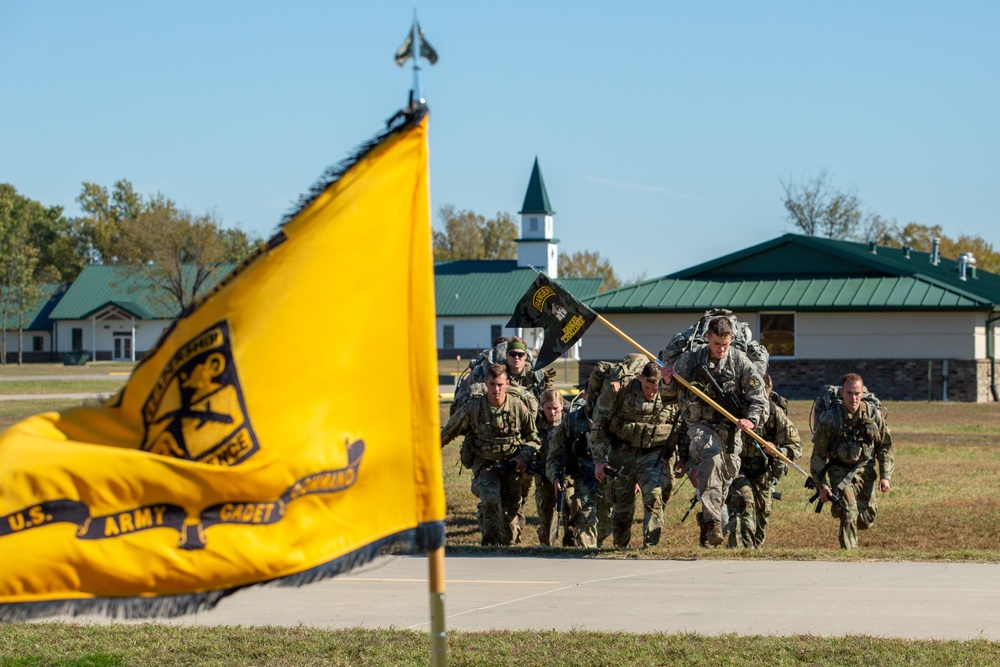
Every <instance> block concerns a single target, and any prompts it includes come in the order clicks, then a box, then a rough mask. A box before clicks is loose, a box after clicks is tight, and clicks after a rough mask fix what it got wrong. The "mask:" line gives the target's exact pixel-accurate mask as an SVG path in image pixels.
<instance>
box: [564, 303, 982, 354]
mask: <svg viewBox="0 0 1000 667" xmlns="http://www.w3.org/2000/svg"><path fill="white" fill-rule="evenodd" d="M736 315H737V316H738V317H739V318H740V319H741V320H743V321H745V322H747V323H749V324H750V328H751V329H752V331H753V334H754V337H757V335H758V330H757V314H756V313H736ZM607 317H608V320H609V321H610V322H611V323H612V324H614V325H615V326H617V327H618V328H619V329H621V330H622V331H624V332H625V333H626V334H628V335H629V336H630V337H632V338H634V339H635V340H636V341H637V342H638V343H639V344H641V345H642V346H644V347H645V348H646V349H647V350H649V351H650V352H652V353H653V354H657V353H658V352H659V351H660V350H661V349H663V348H664V347H665V346H666V344H667V343H668V342H669V341H670V338H671V336H673V335H674V334H675V333H677V332H681V331H685V330H686V329H687V328H688V327H689V326H691V325H692V324H694V322H696V321H697V320H698V317H699V315H698V314H697V313H666V314H645V315H610V316H607ZM995 341H996V342H997V344H998V345H1000V336H995ZM994 350H995V353H1000V347H995V348H994ZM634 351H636V350H635V349H634V348H633V347H632V346H631V345H629V344H628V343H626V342H625V341H624V340H622V339H621V338H620V337H619V336H617V335H616V334H615V333H613V332H612V331H611V330H610V329H608V328H607V327H605V326H603V325H601V324H600V323H596V324H594V325H593V326H592V327H591V328H590V329H589V330H588V331H587V334H586V335H585V336H584V337H583V350H582V353H581V356H582V357H583V358H584V359H620V358H621V357H623V356H624V355H626V354H628V353H630V352H634ZM985 357H986V332H985V315H984V314H983V313H973V312H950V313H949V312H939V313H795V358H796V359H983V358H985Z"/></svg>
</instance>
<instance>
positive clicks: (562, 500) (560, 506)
mask: <svg viewBox="0 0 1000 667" xmlns="http://www.w3.org/2000/svg"><path fill="white" fill-rule="evenodd" d="M549 446H550V447H551V445H549ZM559 454H560V457H559V485H560V486H561V487H562V489H561V490H560V491H559V499H558V501H557V502H556V533H555V535H554V536H553V537H552V541H553V542H555V541H556V540H558V539H559V526H561V525H562V515H563V510H564V509H565V508H566V444H565V443H563V446H562V451H561V452H559Z"/></svg>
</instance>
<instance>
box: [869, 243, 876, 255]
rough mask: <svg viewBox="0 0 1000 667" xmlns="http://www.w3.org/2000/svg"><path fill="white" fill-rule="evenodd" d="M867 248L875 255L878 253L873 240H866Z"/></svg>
mask: <svg viewBox="0 0 1000 667" xmlns="http://www.w3.org/2000/svg"><path fill="white" fill-rule="evenodd" d="M868 249H869V250H870V251H871V253H872V254H873V255H877V254H878V246H876V245H875V242H874V241H869V242H868Z"/></svg>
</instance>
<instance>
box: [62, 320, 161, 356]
mask: <svg viewBox="0 0 1000 667" xmlns="http://www.w3.org/2000/svg"><path fill="white" fill-rule="evenodd" d="M171 321H172V320H136V322H135V351H136V352H137V353H140V352H146V351H149V350H151V349H152V348H153V346H154V345H155V344H156V341H157V340H159V338H160V334H161V333H163V330H164V329H166V328H167V326H168V325H169V324H170V322H171ZM131 327H132V323H131V322H130V321H125V320H105V321H103V322H98V323H97V328H96V332H97V341H96V342H97V344H96V345H94V332H95V328H94V324H93V323H92V322H91V321H90V320H59V322H57V323H56V351H57V352H69V351H71V350H72V348H73V335H72V330H73V329H75V328H80V329H83V349H84V351H86V352H90V351H92V350H96V351H98V352H108V353H110V352H111V351H112V350H113V349H114V332H115V331H129V330H130V329H131Z"/></svg>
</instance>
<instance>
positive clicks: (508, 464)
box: [487, 457, 545, 477]
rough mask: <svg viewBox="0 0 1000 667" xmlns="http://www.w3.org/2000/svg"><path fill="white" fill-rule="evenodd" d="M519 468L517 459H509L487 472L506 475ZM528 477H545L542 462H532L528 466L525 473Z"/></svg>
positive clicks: (496, 463)
mask: <svg viewBox="0 0 1000 667" xmlns="http://www.w3.org/2000/svg"><path fill="white" fill-rule="evenodd" d="M516 468H517V457H514V458H512V459H507V460H506V461H496V462H495V463H493V465H491V466H490V467H489V468H487V470H492V471H494V472H498V473H504V472H508V471H511V470H514V469H516ZM524 474H526V475H541V476H542V477H545V465H544V464H543V463H542V462H541V461H537V460H532V461H531V463H529V464H528V467H527V469H526V470H525V471H524Z"/></svg>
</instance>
